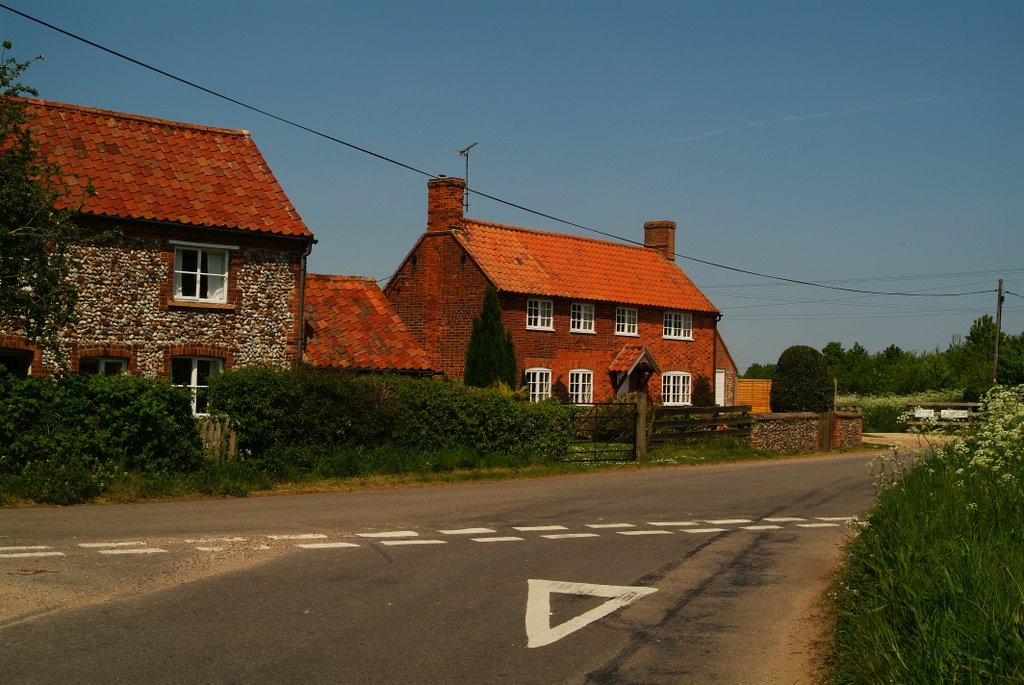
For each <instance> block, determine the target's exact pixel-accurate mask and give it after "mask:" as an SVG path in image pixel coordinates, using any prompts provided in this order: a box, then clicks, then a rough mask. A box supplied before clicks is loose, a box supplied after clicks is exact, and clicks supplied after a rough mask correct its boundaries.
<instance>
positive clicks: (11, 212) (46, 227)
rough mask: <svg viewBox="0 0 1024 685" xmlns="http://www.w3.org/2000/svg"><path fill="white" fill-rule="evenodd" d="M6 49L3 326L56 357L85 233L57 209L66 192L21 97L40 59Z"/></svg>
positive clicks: (0, 69) (1, 55)
mask: <svg viewBox="0 0 1024 685" xmlns="http://www.w3.org/2000/svg"><path fill="white" fill-rule="evenodd" d="M10 50H11V43H10V41H4V43H3V49H2V51H0V322H2V323H3V325H4V327H5V328H8V329H13V330H17V331H20V332H22V333H24V335H25V336H26V337H27V338H28V339H29V341H30V342H32V343H34V344H38V345H40V346H42V347H44V348H47V349H49V350H51V351H53V352H55V353H58V350H59V348H58V345H57V335H58V333H59V331H60V329H61V327H62V326H64V325H66V324H68V323H70V322H72V321H73V320H74V308H75V301H76V299H77V296H76V291H75V288H74V284H73V283H71V281H70V279H69V278H68V274H69V270H70V267H71V260H70V257H69V251H68V248H69V246H70V245H71V244H72V243H73V242H75V241H76V240H78V239H80V238H81V236H82V231H81V229H80V228H79V227H78V226H77V225H76V224H74V223H73V222H72V221H71V211H69V210H66V209H57V207H58V206H59V205H60V204H61V202H60V201H61V198H63V197H64V196H65V195H66V194H67V192H66V187H65V185H64V183H63V182H62V180H61V173H60V168H59V166H57V165H56V164H51V163H50V162H49V161H47V160H46V158H45V157H44V156H43V155H42V153H41V152H40V150H39V146H38V144H37V143H36V142H35V141H34V140H33V138H32V135H31V132H30V129H29V125H30V123H31V122H30V115H29V112H28V109H27V106H26V104H25V102H24V101H23V100H21V99H19V98H21V97H24V96H35V95H37V94H38V93H37V91H36V90H35V89H33V88H30V87H29V86H26V85H24V84H23V83H21V81H20V78H21V75H22V73H23V72H24V71H25V70H26V69H27V68H28V67H29V65H31V64H32V62H34V61H36V60H38V59H42V58H41V57H36V58H34V59H32V60H29V61H26V62H19V61H17V59H15V58H14V57H13V56H11V55H10V54H9V51H10ZM64 204H67V203H64ZM57 356H58V359H59V354H58V355H57Z"/></svg>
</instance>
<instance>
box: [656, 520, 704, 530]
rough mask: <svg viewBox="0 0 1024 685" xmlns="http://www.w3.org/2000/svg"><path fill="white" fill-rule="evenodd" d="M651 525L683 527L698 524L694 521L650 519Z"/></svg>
mask: <svg viewBox="0 0 1024 685" xmlns="http://www.w3.org/2000/svg"><path fill="white" fill-rule="evenodd" d="M647 525H649V526H662V527H664V528H682V527H683V526H696V525H697V524H696V523H695V522H693V521H648V522H647Z"/></svg>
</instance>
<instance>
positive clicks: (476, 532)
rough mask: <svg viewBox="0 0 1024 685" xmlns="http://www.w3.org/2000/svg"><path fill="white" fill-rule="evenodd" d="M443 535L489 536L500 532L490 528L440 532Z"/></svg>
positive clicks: (456, 529) (457, 529)
mask: <svg viewBox="0 0 1024 685" xmlns="http://www.w3.org/2000/svg"><path fill="white" fill-rule="evenodd" d="M437 532H438V533H441V534H442V535H487V534H488V533H496V532H498V531H496V530H492V529H490V528H455V529H453V530H439V531H437Z"/></svg>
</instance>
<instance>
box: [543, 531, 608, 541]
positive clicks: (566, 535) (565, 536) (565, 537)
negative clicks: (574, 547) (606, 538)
mask: <svg viewBox="0 0 1024 685" xmlns="http://www.w3.org/2000/svg"><path fill="white" fill-rule="evenodd" d="M541 537H542V538H547V539H548V540H571V539H573V538H599V537H601V536H600V535H598V534H597V533H556V534H554V535H541Z"/></svg>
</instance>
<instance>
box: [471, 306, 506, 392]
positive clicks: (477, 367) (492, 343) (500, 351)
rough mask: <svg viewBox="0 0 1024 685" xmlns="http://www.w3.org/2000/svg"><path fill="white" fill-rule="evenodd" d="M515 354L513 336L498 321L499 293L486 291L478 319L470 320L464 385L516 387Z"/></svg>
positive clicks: (499, 317)
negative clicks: (471, 328)
mask: <svg viewBox="0 0 1024 685" xmlns="http://www.w3.org/2000/svg"><path fill="white" fill-rule="evenodd" d="M516 380H517V379H516V352H515V346H514V345H513V344H512V334H511V333H509V332H508V330H506V328H505V324H503V323H502V322H501V303H500V302H498V291H497V290H495V289H494V288H493V287H488V288H487V293H486V294H485V295H484V306H483V310H481V312H480V316H478V317H476V318H475V319H473V334H472V335H471V336H470V338H469V347H468V348H466V373H465V375H464V377H463V382H464V383H465V384H466V385H472V386H476V387H478V388H486V387H488V386H490V385H493V384H494V383H495V382H501V383H504V384H505V385H507V386H508V387H510V388H515V387H516Z"/></svg>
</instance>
